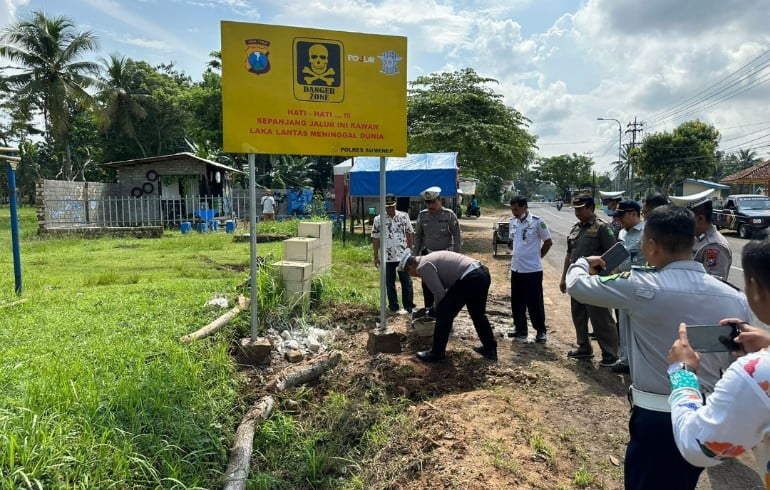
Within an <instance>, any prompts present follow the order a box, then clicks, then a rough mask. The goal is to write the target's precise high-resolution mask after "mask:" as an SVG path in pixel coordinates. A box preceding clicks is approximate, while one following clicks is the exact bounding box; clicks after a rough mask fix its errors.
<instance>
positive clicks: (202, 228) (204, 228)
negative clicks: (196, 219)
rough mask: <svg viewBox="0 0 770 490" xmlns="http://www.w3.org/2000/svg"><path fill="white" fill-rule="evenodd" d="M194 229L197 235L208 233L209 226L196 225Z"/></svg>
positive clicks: (203, 224)
mask: <svg viewBox="0 0 770 490" xmlns="http://www.w3.org/2000/svg"><path fill="white" fill-rule="evenodd" d="M195 229H196V230H197V231H198V233H208V232H209V224H208V223H204V222H201V223H196V224H195Z"/></svg>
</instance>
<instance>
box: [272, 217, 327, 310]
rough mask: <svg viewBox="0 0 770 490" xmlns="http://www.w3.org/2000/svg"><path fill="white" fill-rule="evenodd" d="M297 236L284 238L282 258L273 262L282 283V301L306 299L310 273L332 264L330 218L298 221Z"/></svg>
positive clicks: (322, 269)
mask: <svg viewBox="0 0 770 490" xmlns="http://www.w3.org/2000/svg"><path fill="white" fill-rule="evenodd" d="M298 228H299V229H298V233H297V234H298V235H299V236H298V237H297V238H290V239H288V240H284V242H283V260H282V261H280V262H276V263H275V264H273V265H274V266H275V267H277V268H278V270H279V273H280V276H281V280H282V281H283V283H284V286H285V289H284V299H285V300H286V301H297V300H299V301H302V302H306V301H308V300H309V299H310V285H311V283H312V280H313V274H316V273H320V272H326V271H327V270H329V268H330V267H331V264H332V224H331V222H330V221H323V222H301V223H299V227H298Z"/></svg>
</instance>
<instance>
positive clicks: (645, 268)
mask: <svg viewBox="0 0 770 490" xmlns="http://www.w3.org/2000/svg"><path fill="white" fill-rule="evenodd" d="M631 270H632V271H637V272H658V269H656V268H655V267H652V266H649V265H632V266H631Z"/></svg>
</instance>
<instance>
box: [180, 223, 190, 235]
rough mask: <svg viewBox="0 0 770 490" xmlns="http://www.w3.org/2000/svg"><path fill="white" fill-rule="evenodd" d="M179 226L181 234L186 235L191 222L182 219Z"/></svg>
mask: <svg viewBox="0 0 770 490" xmlns="http://www.w3.org/2000/svg"><path fill="white" fill-rule="evenodd" d="M180 228H181V230H182V235H186V234H188V233H190V230H192V223H190V222H189V221H182V225H181V227H180Z"/></svg>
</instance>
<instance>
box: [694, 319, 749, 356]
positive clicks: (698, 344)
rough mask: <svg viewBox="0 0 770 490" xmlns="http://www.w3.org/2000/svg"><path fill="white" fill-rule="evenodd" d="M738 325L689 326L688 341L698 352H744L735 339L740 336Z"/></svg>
mask: <svg viewBox="0 0 770 490" xmlns="http://www.w3.org/2000/svg"><path fill="white" fill-rule="evenodd" d="M740 333H741V332H740V328H739V326H738V324H737V323H732V322H731V323H726V324H724V325H688V326H687V340H688V342H689V343H690V346H691V347H692V349H693V350H694V351H696V352H729V351H739V350H742V347H741V345H740V344H738V343H737V342H735V338H736V337H737V336H738V335H739V334H740Z"/></svg>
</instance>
